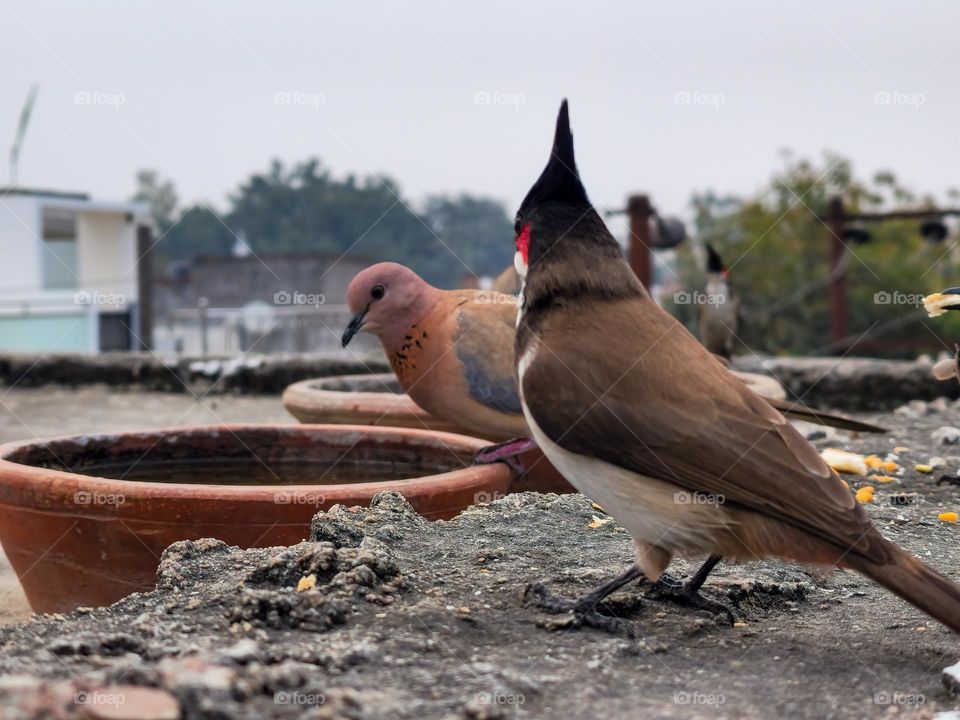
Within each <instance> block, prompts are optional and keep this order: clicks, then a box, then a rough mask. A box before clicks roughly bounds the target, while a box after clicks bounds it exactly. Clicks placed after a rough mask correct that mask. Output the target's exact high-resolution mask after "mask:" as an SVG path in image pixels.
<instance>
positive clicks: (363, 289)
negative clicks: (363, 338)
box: [342, 262, 439, 347]
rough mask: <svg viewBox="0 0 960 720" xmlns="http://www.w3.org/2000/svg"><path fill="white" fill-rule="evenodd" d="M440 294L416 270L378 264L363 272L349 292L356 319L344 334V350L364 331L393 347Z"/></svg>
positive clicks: (396, 265) (351, 307) (348, 301)
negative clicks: (355, 336)
mask: <svg viewBox="0 0 960 720" xmlns="http://www.w3.org/2000/svg"><path fill="white" fill-rule="evenodd" d="M438 294H439V291H438V290H437V289H436V288H435V287H433V286H432V285H429V284H427V283H426V282H424V280H423V279H422V278H421V277H420V276H419V275H417V274H416V273H415V272H414V271H413V270H411V269H410V268H407V267H404V266H403V265H398V264H397V263H390V262H385V263H378V264H376V265H373V266H371V267H368V268H367V269H366V270H362V271H360V272H359V273H357V276H356V277H355V278H353V280H351V281H350V287H348V288H347V304H348V305H349V306H350V312H352V313H353V319H352V320H351V321H350V324H349V325H347V328H346V330H344V331H343V338H342V342H343V346H344V347H346V346H347V344H348V343H349V342H350V340H351V339H352V338H353V336H354V335H356V334H357V333H358V332H360V331H361V330H365V331H367V332H371V333H373V334H374V335H376V336H377V337H379V338H380V340H381V342H383V343H384V344H385V345H388V346H389V345H393V344H394V343H395V342H397V341H398V340H402V339H403V337H404V336H405V335H406V334H407V332H408V330H409V329H410V326H411V325H414V324H416V323H418V322H420V320H421V319H422V318H423V316H424V315H425V314H426V312H427V310H429V309H430V308H431V307H432V306H433V304H434V303H435V302H436V301H437V296H438Z"/></svg>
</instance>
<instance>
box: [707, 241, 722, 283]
mask: <svg viewBox="0 0 960 720" xmlns="http://www.w3.org/2000/svg"><path fill="white" fill-rule="evenodd" d="M724 269H725V268H724V265H723V260H721V259H720V255H718V254H717V251H716V250H714V249H713V246H712V245H711V244H710V243H707V272H708V273H716V274H717V275H719V274H720V273H722V272H723V271H724Z"/></svg>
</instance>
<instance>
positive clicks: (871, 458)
mask: <svg viewBox="0 0 960 720" xmlns="http://www.w3.org/2000/svg"><path fill="white" fill-rule="evenodd" d="M863 462H865V463H866V464H867V467H868V468H878V467H880V466H881V465H883V460H881V459H880V456H879V455H867V456H866V457H865V458H864V459H863Z"/></svg>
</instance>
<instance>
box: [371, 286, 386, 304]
mask: <svg viewBox="0 0 960 720" xmlns="http://www.w3.org/2000/svg"><path fill="white" fill-rule="evenodd" d="M383 293H384V288H383V285H374V286H373V287H372V288H370V297H372V298H373V299H374V300H379V299H380V298H382V297H383Z"/></svg>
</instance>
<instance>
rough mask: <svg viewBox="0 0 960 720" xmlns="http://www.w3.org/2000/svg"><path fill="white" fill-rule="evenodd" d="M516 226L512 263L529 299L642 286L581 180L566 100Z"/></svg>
mask: <svg viewBox="0 0 960 720" xmlns="http://www.w3.org/2000/svg"><path fill="white" fill-rule="evenodd" d="M514 231H515V233H516V241H515V242H516V248H517V253H516V255H515V257H514V265H515V266H516V269H517V272H518V273H520V275H521V277H523V278H524V279H525V285H524V297H525V298H526V299H528V300H532V299H534V298H536V297H541V298H542V297H546V296H549V295H555V294H556V293H559V292H566V293H582V292H587V291H589V292H599V293H601V294H603V295H605V296H611V297H612V296H622V295H624V294H627V293H633V294H635V293H636V292H637V288H638V287H641V286H640V284H639V282H637V280H636V277H635V276H634V275H633V273H632V272H631V271H630V268H629V266H628V265H627V264H626V263H625V262H624V260H623V253H622V251H621V249H620V246H619V245H618V244H617V241H616V240H615V239H614V237H613V235H611V234H610V231H609V230H608V229H607V227H606V225H605V224H604V222H603V219H602V218H601V217H600V215H599V214H597V211H596V210H594V208H593V206H592V205H591V204H590V200H589V198H587V191H586V190H585V189H584V187H583V183H582V182H580V173H579V172H578V171H577V163H576V160H575V158H574V152H573V133H571V132H570V112H569V108H568V106H567V101H566V100H564V101H563V103H562V104H561V105H560V113H559V114H558V115H557V126H556V130H555V132H554V136H553V148H552V149H551V151H550V159H549V161H548V162H547V166H546V167H545V168H544V169H543V172H542V173H540V177H539V178H537V181H536V182H535V183H534V184H533V187H531V188H530V191H529V192H528V193H527V196H526V197H525V198H524V200H523V203H522V204H521V205H520V210H519V211H517V218H516V224H515V226H514ZM528 270H529V271H530V274H529V275H528ZM613 285H616V286H617V289H611V287H612V286H613ZM588 289H589V290H588Z"/></svg>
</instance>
